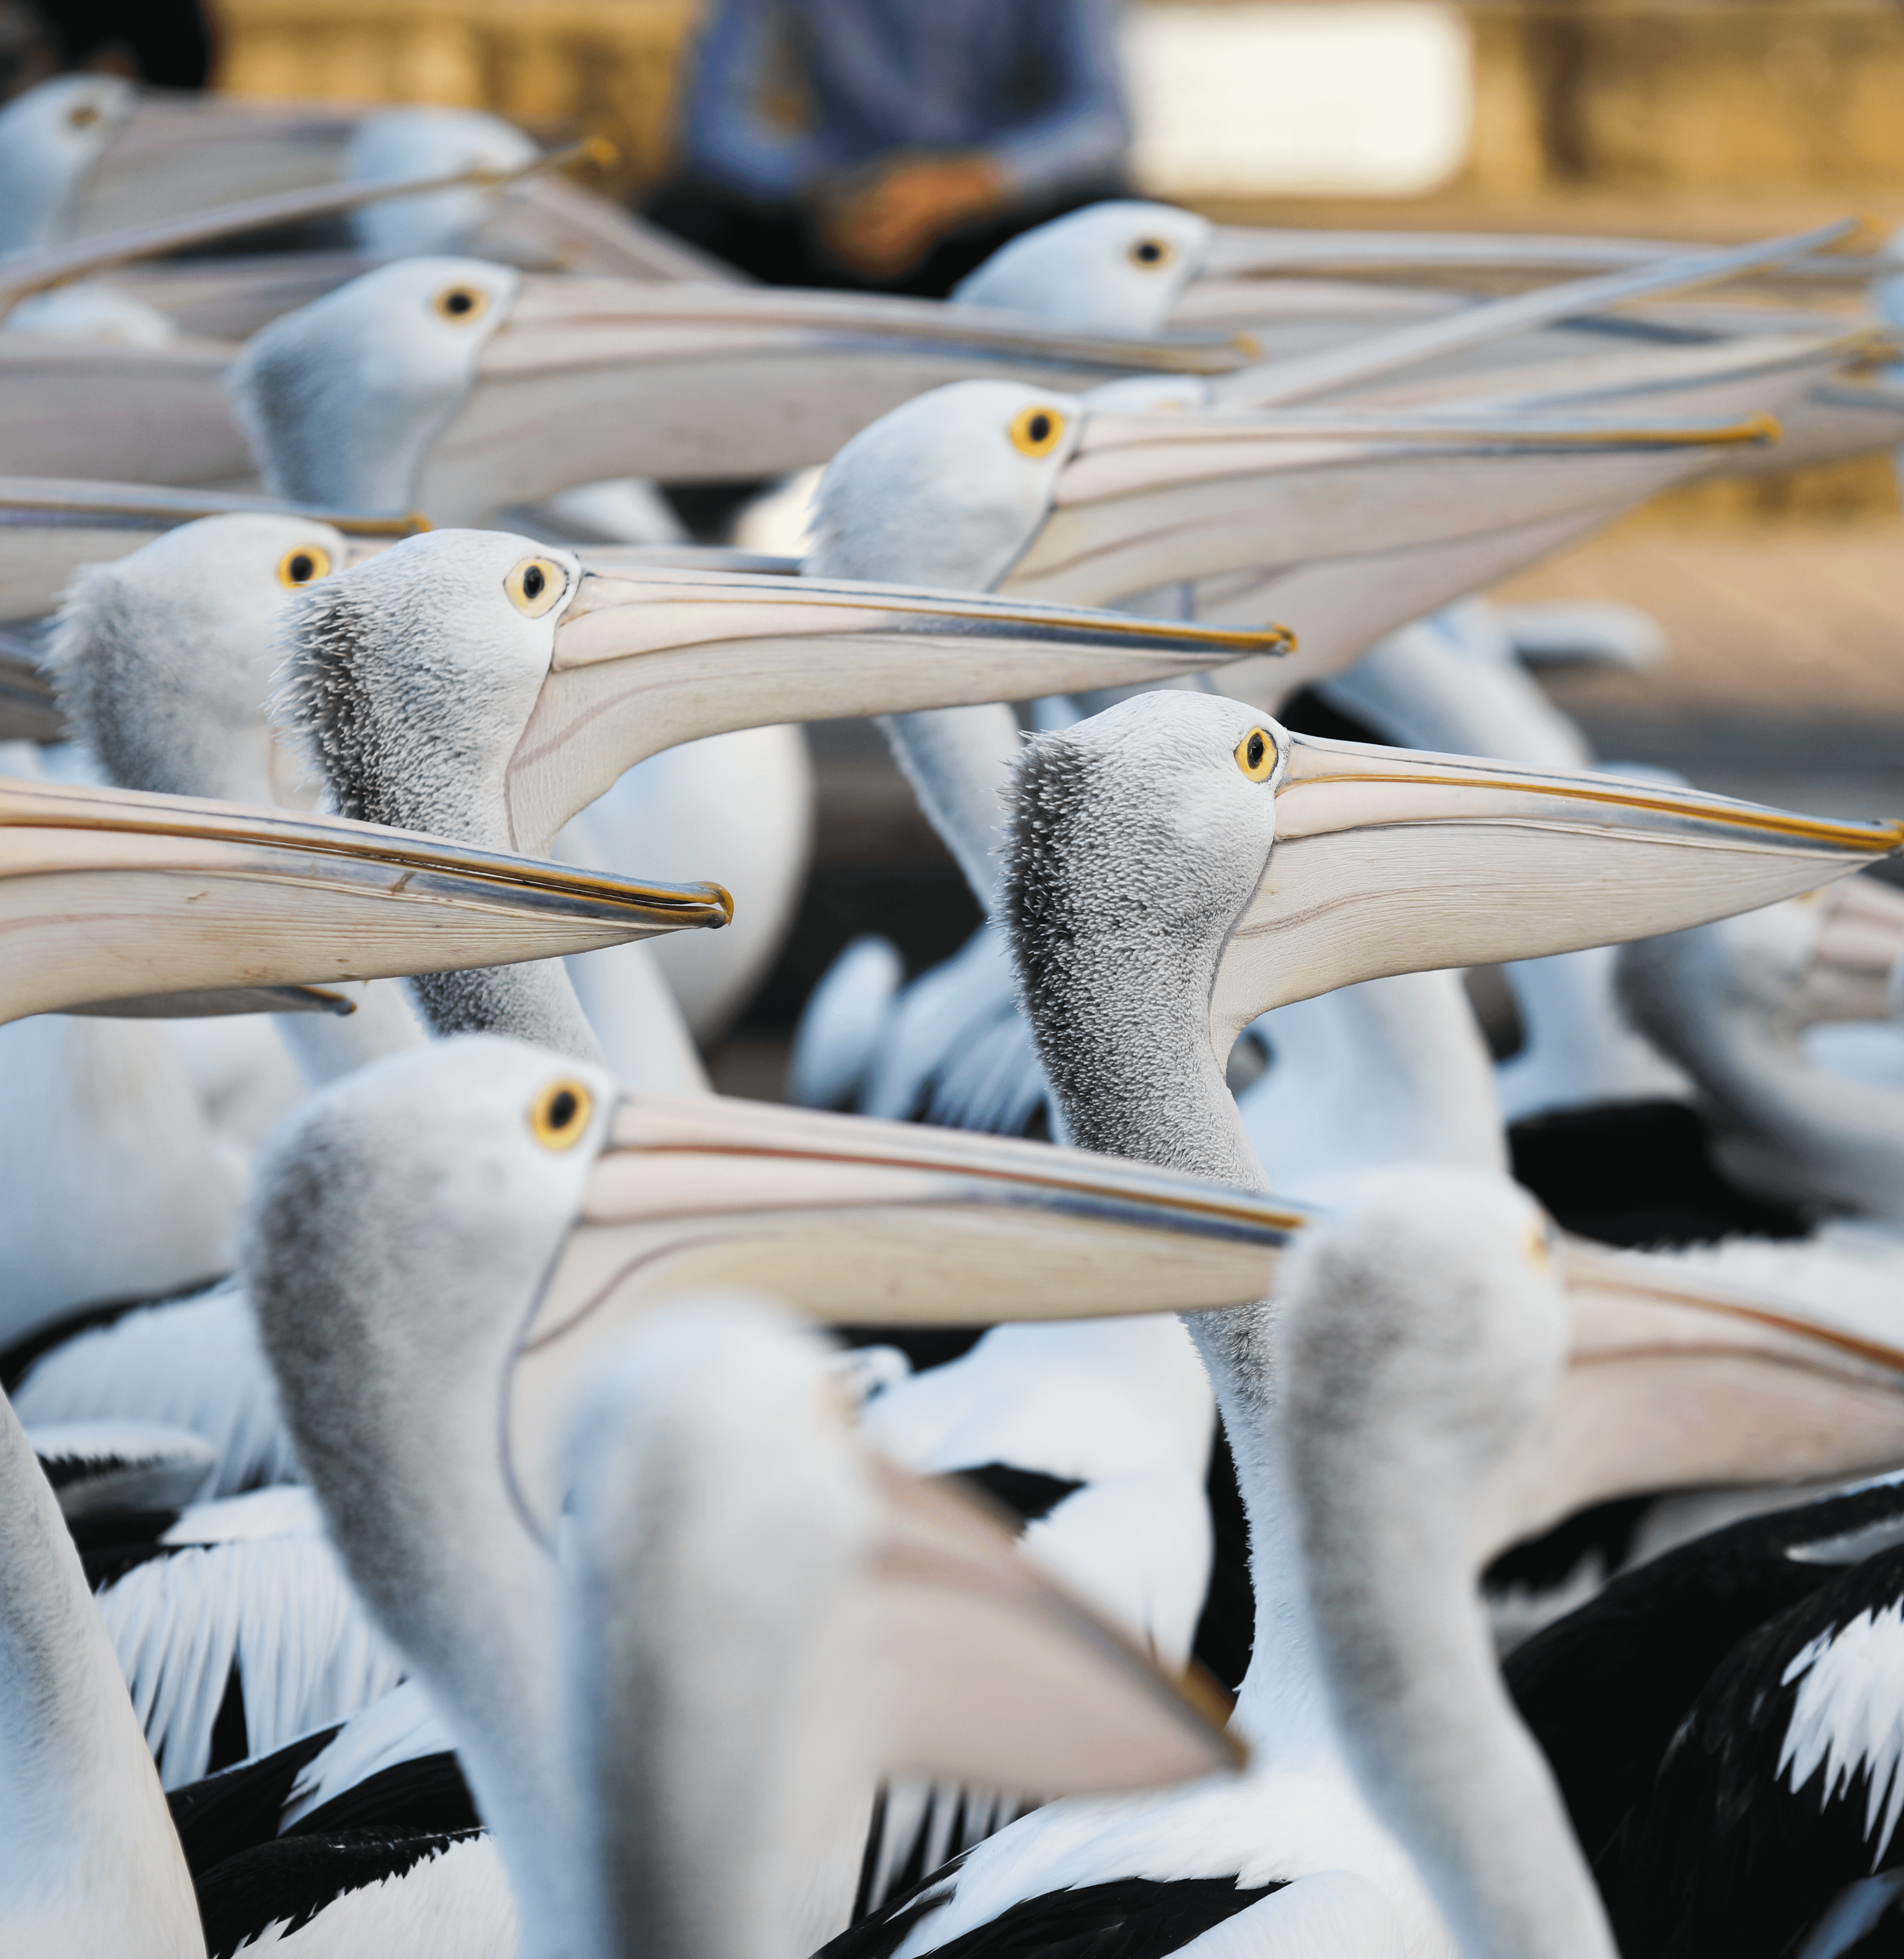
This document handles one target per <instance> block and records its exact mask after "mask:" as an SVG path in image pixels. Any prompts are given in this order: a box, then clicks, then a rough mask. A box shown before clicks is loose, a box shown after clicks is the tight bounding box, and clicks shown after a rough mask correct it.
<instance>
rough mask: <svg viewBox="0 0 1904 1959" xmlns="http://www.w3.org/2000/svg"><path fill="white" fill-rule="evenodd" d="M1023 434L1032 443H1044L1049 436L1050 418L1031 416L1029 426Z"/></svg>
mask: <svg viewBox="0 0 1904 1959" xmlns="http://www.w3.org/2000/svg"><path fill="white" fill-rule="evenodd" d="M1025 433H1026V434H1027V435H1028V436H1030V437H1031V439H1032V440H1033V442H1043V441H1046V440H1047V439H1048V438H1049V436H1050V434H1051V418H1050V416H1049V415H1033V417H1032V418H1031V421H1030V424H1029V425H1028V426H1027V428H1026V430H1025Z"/></svg>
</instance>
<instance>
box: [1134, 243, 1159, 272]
mask: <svg viewBox="0 0 1904 1959" xmlns="http://www.w3.org/2000/svg"><path fill="white" fill-rule="evenodd" d="M1137 257H1138V264H1139V265H1155V264H1156V263H1157V261H1158V260H1159V259H1161V258H1162V257H1163V246H1161V245H1160V244H1159V243H1157V240H1155V239H1154V238H1147V239H1145V240H1144V243H1142V244H1141V245H1140V246H1138V248H1137Z"/></svg>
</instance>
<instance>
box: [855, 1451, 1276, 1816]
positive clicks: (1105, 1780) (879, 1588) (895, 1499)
mask: <svg viewBox="0 0 1904 1959" xmlns="http://www.w3.org/2000/svg"><path fill="white" fill-rule="evenodd" d="M870 1466H871V1470H872V1472H873V1484H874V1490H875V1491H876V1493H877V1497H878V1498H879V1500H880V1504H881V1513H882V1515H881V1527H880V1531H879V1536H878V1539H877V1545H876V1547H875V1549H874V1554H873V1558H872V1561H871V1564H872V1569H871V1574H870V1579H871V1583H870V1586H869V1592H870V1596H869V1599H868V1604H869V1605H870V1607H871V1612H870V1614H869V1619H870V1625H869V1628H868V1630H869V1632H870V1634H871V1638H870V1640H869V1641H868V1647H869V1651H870V1655H871V1659H870V1668H869V1678H868V1680H867V1681H866V1682H865V1697H866V1700H867V1701H868V1703H869V1705H870V1710H871V1715H872V1719H873V1721H874V1724H875V1726H874V1732H877V1733H878V1734H879V1735H880V1737H881V1757H882V1766H884V1767H887V1768H888V1769H890V1770H896V1771H899V1772H902V1773H907V1772H909V1773H913V1774H919V1775H929V1776H938V1777H941V1778H943V1779H945V1780H954V1781H958V1782H963V1783H979V1784H981V1785H983V1786H988V1787H993V1788H998V1787H1002V1788H1006V1789H1014V1790H1017V1791H1019V1792H1024V1793H1036V1794H1038V1795H1083V1794H1090V1793H1093V1792H1108V1791H1111V1790H1116V1789H1150V1788H1156V1787H1159V1786H1163V1785H1165V1784H1167V1783H1179V1782H1188V1781H1189V1780H1192V1779H1193V1778H1194V1777H1196V1776H1205V1775H1210V1774H1212V1773H1216V1772H1217V1771H1219V1770H1235V1769H1239V1768H1241V1767H1244V1766H1245V1764H1246V1762H1247V1761H1248V1759H1249V1757H1248V1752H1247V1751H1246V1749H1245V1748H1244V1747H1243V1745H1242V1743H1241V1742H1238V1741H1236V1740H1235V1739H1233V1738H1232V1737H1231V1736H1230V1735H1228V1734H1227V1733H1226V1732H1225V1723H1226V1721H1227V1719H1228V1716H1229V1710H1228V1707H1227V1706H1226V1697H1225V1696H1224V1695H1223V1694H1220V1692H1218V1691H1217V1690H1216V1688H1214V1687H1213V1686H1212V1685H1211V1684H1210V1683H1209V1682H1208V1681H1207V1680H1205V1679H1204V1678H1203V1677H1202V1676H1201V1675H1200V1674H1198V1673H1195V1672H1192V1673H1191V1674H1190V1675H1188V1676H1186V1677H1185V1678H1184V1679H1183V1680H1182V1681H1181V1682H1179V1681H1171V1680H1168V1679H1166V1678H1165V1677H1164V1675H1162V1674H1161V1673H1160V1672H1158V1671H1157V1668H1155V1667H1154V1665H1151V1664H1150V1662H1149V1661H1148V1660H1147V1659H1145V1658H1144V1656H1143V1655H1142V1654H1141V1653H1139V1652H1138V1650H1137V1649H1136V1648H1135V1647H1134V1646H1132V1645H1131V1643H1130V1642H1129V1641H1128V1640H1127V1639H1125V1637H1124V1636H1123V1635H1122V1634H1121V1633H1119V1632H1117V1631H1115V1630H1113V1629H1112V1627H1110V1626H1109V1625H1108V1624H1106V1623H1105V1621H1103V1620H1102V1619H1100V1618H1099V1617H1098V1616H1097V1615H1096V1614H1095V1613H1094V1612H1092V1611H1090V1610H1089V1609H1088V1608H1086V1607H1084V1606H1082V1605H1080V1604H1079V1603H1078V1602H1077V1601H1076V1600H1075V1599H1073V1598H1072V1597H1071V1595H1070V1594H1069V1593H1068V1592H1066V1591H1065V1589H1063V1588H1062V1587H1061V1586H1059V1585H1058V1584H1057V1583H1055V1582H1054V1581H1053V1580H1052V1579H1050V1578H1049V1577H1047V1576H1045V1575H1044V1573H1042V1572H1041V1571H1040V1570H1039V1568H1038V1567H1036V1565H1035V1564H1033V1563H1032V1562H1031V1561H1030V1559H1029V1558H1027V1557H1023V1556H1021V1555H1020V1553H1019V1551H1018V1548H1017V1544H1016V1542H1015V1541H1014V1538H1013V1535H1012V1533H1011V1531H1010V1530H1008V1529H1006V1528H1005V1527H1004V1525H1003V1524H1002V1523H1001V1522H996V1521H995V1520H994V1519H992V1516H990V1515H988V1513H986V1512H985V1511H984V1510H981V1509H980V1508H979V1507H978V1506H977V1505H976V1503H973V1502H971V1501H969V1500H966V1499H965V1498H963V1497H959V1496H957V1495H955V1494H954V1493H953V1491H951V1489H950V1488H948V1487H947V1485H946V1484H944V1483H937V1482H927V1481H922V1480H921V1479H920V1478H917V1477H913V1476H909V1475H906V1473H905V1472H903V1471H902V1470H900V1469H897V1468H893V1466H892V1465H890V1464H888V1463H887V1462H884V1461H883V1460H882V1459H880V1458H879V1457H877V1456H874V1457H873V1458H872V1459H871V1465H870Z"/></svg>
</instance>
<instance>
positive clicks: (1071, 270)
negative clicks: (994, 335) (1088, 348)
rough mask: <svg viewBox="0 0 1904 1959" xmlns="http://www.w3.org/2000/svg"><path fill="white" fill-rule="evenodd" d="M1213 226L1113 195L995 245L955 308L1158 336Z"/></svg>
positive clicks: (956, 291)
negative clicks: (1003, 309)
mask: <svg viewBox="0 0 1904 1959" xmlns="http://www.w3.org/2000/svg"><path fill="white" fill-rule="evenodd" d="M1215 230H1216V227H1214V225H1212V224H1211V222H1210V221H1209V220H1208V219H1207V218H1203V217H1198V216H1197V214H1195V212H1194V211H1180V210H1179V209H1178V208H1177V207H1176V205H1169V204H1144V203H1140V202H1138V201H1136V200H1135V199H1132V198H1115V199H1112V200H1111V201H1109V202H1106V203H1103V204H1093V205H1087V207H1086V208H1084V210H1082V211H1071V212H1068V214H1066V215H1065V216H1064V217H1054V218H1053V219H1052V221H1051V222H1050V223H1049V224H1041V225H1039V226H1038V227H1037V228H1036V230H1031V231H1027V232H1024V233H1021V234H1020V236H1019V237H1016V238H1014V239H1013V240H1011V242H1010V243H1008V244H1004V245H1001V246H1000V247H999V248H998V250H997V251H995V252H993V253H992V256H991V257H990V258H989V259H987V260H986V261H985V263H984V264H983V265H981V266H980V267H979V268H978V270H977V271H975V272H972V273H969V274H968V275H966V278H963V280H961V281H960V283H959V284H957V285H956V286H955V287H953V289H952V297H953V300H954V302H955V303H957V304H959V305H960V306H1009V307H1011V308H1013V309H1014V310H1017V312H1020V313H1036V314H1037V315H1038V316H1039V318H1040V319H1048V320H1049V321H1050V322H1052V325H1054V326H1071V327H1080V328H1084V329H1088V330H1090V331H1093V332H1107V333H1157V332H1161V331H1162V329H1163V325H1164V323H1165V322H1166V321H1167V320H1168V319H1169V316H1170V314H1171V312H1172V310H1173V309H1174V307H1175V306H1176V303H1177V301H1178V300H1179V299H1180V298H1182V296H1183V292H1184V289H1185V287H1187V286H1188V284H1190V282H1191V281H1192V280H1193V279H1194V278H1196V277H1197V275H1198V274H1199V273H1200V272H1201V271H1202V270H1203V267H1204V261H1205V259H1207V258H1208V256H1209V255H1210V241H1211V238H1212V237H1214V235H1215Z"/></svg>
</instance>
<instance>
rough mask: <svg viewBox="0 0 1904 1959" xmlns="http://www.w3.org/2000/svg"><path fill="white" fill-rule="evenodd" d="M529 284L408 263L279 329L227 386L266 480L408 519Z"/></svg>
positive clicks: (246, 354)
mask: <svg viewBox="0 0 1904 1959" xmlns="http://www.w3.org/2000/svg"><path fill="white" fill-rule="evenodd" d="M521 286H522V274H521V273H519V272H516V271H511V270H510V269H509V268H508V267H507V266H504V265H489V264H487V263H486V262H484V261H483V260H481V259H452V258H427V259H399V260H398V261H397V262H395V264H394V265H384V266H381V267H379V268H378V269H377V270H376V271H374V272H367V273H366V274H365V275H363V278H359V279H353V280H352V281H351V283H350V284H348V285H345V286H340V287H338V289H337V290H336V291H335V292H332V293H327V294H325V296H324V297H323V298H322V299H320V300H313V302H312V303H311V304H310V305H309V306H303V307H301V308H300V309H299V310H298V311H297V312H296V313H286V314H284V315H283V316H281V317H280V318H278V319H274V320H273V321H272V322H271V325H268V326H267V327H266V328H265V329H263V331H262V332H259V333H258V334H256V335H254V336H253V337H252V339H251V340H250V341H248V342H247V343H246V347H245V351H243V354H240V356H239V357H238V359H237V360H236V361H235V362H234V363H233V365H232V367H231V370H230V373H228V375H227V377H226V382H225V386H226V388H227V391H228V392H229V393H230V396H231V398H232V402H233V406H234V408H236V411H237V414H238V418H239V420H240V422H241V423H242V424H243V427H244V430H245V433H246V435H247V436H248V437H249V438H250V440H251V443H252V448H253V449H254V450H255V452H256V454H257V456H258V459H259V465H260V467H261V468H262V470H263V471H264V474H265V481H267V482H268V484H271V487H273V488H274V490H277V491H279V492H280V493H281V494H283V495H284V496H287V497H297V498H298V499H300V500H301V501H303V502H305V503H337V504H355V505H359V506H363V507H367V508H370V509H373V510H405V509H408V507H409V506H411V504H412V503H414V501H415V500H416V488H417V478H418V475H419V474H420V470H421V467H422V459H423V455H424V449H426V447H427V445H428V443H429V442H430V438H431V437H433V435H434V434H435V433H436V431H437V430H438V429H439V428H440V427H441V426H442V424H443V422H444V421H446V420H447V419H448V418H449V416H450V415H451V414H452V413H453V412H454V411H455V409H456V408H457V407H458V405H459V404H460V403H461V402H462V401H463V399H464V398H465V396H466V395H468V392H470V390H471V388H472V387H473V386H474V385H475V380H476V375H477V370H478V364H479V363H480V361H481V358H482V355H483V351H484V348H486V347H487V345H488V344H489V342H490V339H491V338H492V337H493V335H494V334H495V332H496V331H497V328H498V327H500V325H501V324H502V322H503V319H505V318H506V316H507V314H508V313H509V309H510V307H511V306H512V305H513V304H514V303H515V300H516V294H517V293H518V292H519V290H520V289H521Z"/></svg>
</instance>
